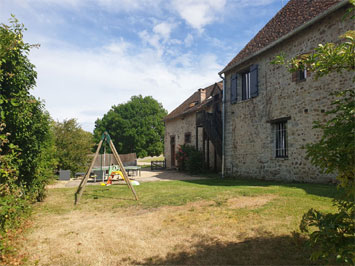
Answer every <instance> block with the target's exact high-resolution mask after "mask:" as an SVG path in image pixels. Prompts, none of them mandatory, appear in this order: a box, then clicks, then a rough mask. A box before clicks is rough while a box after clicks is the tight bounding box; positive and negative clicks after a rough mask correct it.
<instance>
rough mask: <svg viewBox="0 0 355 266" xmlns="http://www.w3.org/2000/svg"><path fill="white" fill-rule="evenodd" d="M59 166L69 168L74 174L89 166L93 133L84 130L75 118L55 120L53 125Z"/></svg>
mask: <svg viewBox="0 0 355 266" xmlns="http://www.w3.org/2000/svg"><path fill="white" fill-rule="evenodd" d="M53 129H54V134H55V145H56V158H57V160H58V168H60V169H68V170H70V171H71V173H72V175H74V174H75V172H78V171H84V170H86V168H87V164H88V160H89V157H88V155H89V154H90V153H91V149H92V147H93V146H94V139H93V135H92V134H91V133H90V132H87V131H85V130H83V129H82V128H81V127H80V125H79V124H78V123H77V121H76V120H75V119H69V120H64V121H63V123H60V122H55V123H54V125H53Z"/></svg>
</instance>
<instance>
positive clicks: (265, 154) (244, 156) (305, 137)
mask: <svg viewBox="0 0 355 266" xmlns="http://www.w3.org/2000/svg"><path fill="white" fill-rule="evenodd" d="M344 12H345V8H342V9H341V10H338V11H336V12H334V13H332V14H331V15H329V16H328V17H326V18H325V19H322V20H321V21H318V22H316V23H315V24H313V25H312V26H310V27H308V28H306V29H304V30H303V31H301V32H299V33H298V34H297V35H294V36H293V37H291V38H289V39H287V40H285V41H284V42H282V43H280V44H278V45H277V46H275V47H273V48H271V49H269V50H267V51H266V52H264V53H262V54H260V55H258V56H256V57H254V58H252V59H250V60H249V61H247V62H245V63H243V65H239V66H237V67H236V68H234V69H232V70H231V71H229V72H227V73H226V81H227V85H226V87H227V91H226V96H227V103H226V134H225V159H226V161H225V167H226V168H225V170H226V174H227V175H233V176H243V177H250V178H263V179H274V180H289V181H291V180H296V181H305V182H329V181H334V175H325V174H321V173H320V172H319V170H318V169H317V168H315V167H314V166H312V165H311V164H310V162H309V161H308V160H306V159H305V150H304V149H303V148H302V147H303V146H304V145H305V144H307V143H314V142H316V141H317V140H319V138H320V135H321V132H320V131H318V130H315V129H312V123H313V121H315V120H324V119H326V116H325V112H326V111H328V110H329V109H330V108H331V106H330V103H331V101H332V98H331V97H330V96H329V94H330V93H331V92H333V91H337V90H340V89H342V88H351V87H353V88H354V84H353V83H352V81H351V78H352V76H353V73H343V74H338V73H337V74H331V75H329V76H326V77H322V78H320V79H318V80H315V79H313V78H312V76H311V77H307V79H306V80H305V81H301V82H294V81H292V74H291V73H289V72H288V71H287V69H286V67H285V66H279V65H271V64H270V61H271V60H273V59H274V58H275V56H276V55H279V54H280V53H281V52H284V53H285V54H286V55H287V56H288V57H293V56H297V55H300V54H303V53H307V52H310V51H312V49H313V48H315V47H316V46H317V45H318V44H319V43H325V42H336V41H338V36H339V35H341V34H343V33H344V32H346V31H347V30H349V29H353V26H352V24H351V23H350V21H349V20H347V21H344V22H343V21H342V16H343V14H344ZM252 64H258V66H259V68H258V69H259V70H258V81H259V95H258V96H257V97H255V98H252V99H248V100H245V101H240V99H241V97H240V96H241V95H240V94H239V95H238V102H237V103H235V104H231V103H230V98H229V97H230V78H231V74H233V73H239V72H241V71H243V70H244V69H246V68H248V67H249V66H250V65H252ZM240 88H241V83H240V81H239V84H238V90H239V93H240ZM283 117H290V119H289V120H288V121H287V134H288V138H287V140H288V158H275V135H276V133H275V128H274V127H275V126H274V124H272V123H270V122H269V121H270V120H273V119H278V118H283Z"/></svg>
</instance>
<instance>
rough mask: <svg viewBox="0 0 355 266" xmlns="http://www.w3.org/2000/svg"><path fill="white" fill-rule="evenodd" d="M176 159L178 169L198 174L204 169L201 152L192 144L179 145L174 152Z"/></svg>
mask: <svg viewBox="0 0 355 266" xmlns="http://www.w3.org/2000/svg"><path fill="white" fill-rule="evenodd" d="M176 160H177V161H178V166H179V170H180V171H188V172H189V173H191V174H198V173H202V172H203V171H204V170H205V169H204V158H203V153H202V152H201V151H198V150H196V148H195V147H193V146H190V145H181V146H180V147H179V150H178V152H177V153H176Z"/></svg>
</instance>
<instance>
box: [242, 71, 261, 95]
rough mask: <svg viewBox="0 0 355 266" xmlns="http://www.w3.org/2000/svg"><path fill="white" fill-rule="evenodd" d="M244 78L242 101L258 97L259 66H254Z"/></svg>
mask: <svg viewBox="0 0 355 266" xmlns="http://www.w3.org/2000/svg"><path fill="white" fill-rule="evenodd" d="M241 76H242V100H247V99H250V98H254V97H256V96H258V89H259V85H258V65H252V66H251V67H250V68H249V70H248V71H246V72H243V73H241Z"/></svg>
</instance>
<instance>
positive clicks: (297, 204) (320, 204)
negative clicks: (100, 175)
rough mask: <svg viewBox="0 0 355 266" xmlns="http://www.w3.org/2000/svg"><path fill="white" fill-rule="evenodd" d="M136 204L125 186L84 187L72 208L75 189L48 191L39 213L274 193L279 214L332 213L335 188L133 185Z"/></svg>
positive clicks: (249, 183) (216, 182) (241, 183)
mask: <svg viewBox="0 0 355 266" xmlns="http://www.w3.org/2000/svg"><path fill="white" fill-rule="evenodd" d="M134 188H135V190H136V192H137V194H138V196H139V201H135V200H134V197H133V195H132V193H131V191H130V190H129V189H128V187H127V186H126V185H123V184H122V185H113V186H109V187H106V186H86V188H85V191H84V193H83V196H82V198H81V201H80V202H79V204H78V205H77V206H74V205H73V203H74V193H75V190H76V188H60V189H53V190H51V191H50V196H51V197H56V198H57V199H56V200H55V201H48V202H47V203H46V204H42V206H41V207H40V211H44V212H57V213H63V212H69V211H71V210H73V209H75V208H76V209H86V210H96V211H97V210H100V209H101V208H102V206H107V202H110V208H113V209H115V208H122V207H123V208H129V207H133V206H136V207H141V208H145V209H148V208H158V207H162V206H179V205H184V204H186V203H188V202H194V201H201V200H214V201H219V202H226V201H227V200H228V199H229V198H234V197H238V196H258V195H265V194H273V195H276V196H278V197H280V200H278V201H273V203H272V205H273V206H275V210H277V212H279V213H285V214H286V215H288V214H290V215H293V214H295V213H298V214H299V213H302V212H305V211H307V210H308V209H309V208H316V209H319V210H327V211H330V210H333V207H332V202H331V201H332V198H333V197H334V196H335V195H336V188H335V186H331V185H320V184H296V183H277V182H266V181H254V180H229V179H226V180H221V179H206V180H196V181H170V182H149V183H141V185H140V186H134Z"/></svg>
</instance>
